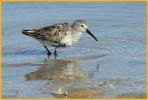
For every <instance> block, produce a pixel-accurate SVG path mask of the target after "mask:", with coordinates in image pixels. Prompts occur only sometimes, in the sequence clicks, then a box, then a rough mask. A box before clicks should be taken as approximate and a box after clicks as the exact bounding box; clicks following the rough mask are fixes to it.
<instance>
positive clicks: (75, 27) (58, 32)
mask: <svg viewBox="0 0 148 100" xmlns="http://www.w3.org/2000/svg"><path fill="white" fill-rule="evenodd" d="M82 32H87V33H88V34H89V35H91V36H92V37H93V38H94V39H95V40H96V41H98V40H97V38H96V37H95V36H94V35H93V34H92V33H91V32H90V31H89V30H88V25H87V22H86V21H85V20H76V21H75V22H74V23H73V24H72V25H69V24H68V23H61V24H55V25H51V26H47V27H44V28H41V29H31V30H23V32H22V33H23V34H25V35H28V36H31V37H33V38H35V39H36V40H38V41H39V42H41V43H42V44H43V46H44V47H45V49H46V50H47V55H48V56H50V55H51V52H50V50H49V49H48V48H47V46H52V47H55V51H54V55H57V51H56V49H57V48H62V47H69V46H71V45H72V44H74V43H75V42H76V41H78V39H79V38H80V36H81V34H82Z"/></svg>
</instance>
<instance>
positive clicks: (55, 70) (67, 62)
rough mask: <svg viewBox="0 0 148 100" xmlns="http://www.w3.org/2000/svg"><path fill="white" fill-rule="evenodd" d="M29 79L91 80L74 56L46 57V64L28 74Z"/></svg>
mask: <svg viewBox="0 0 148 100" xmlns="http://www.w3.org/2000/svg"><path fill="white" fill-rule="evenodd" d="M25 77H26V79H28V80H38V79H43V80H52V81H54V82H66V83H69V82H86V81H88V80H89V78H88V75H86V74H85V73H84V72H83V70H82V68H81V66H80V64H79V63H78V61H77V60H76V59H74V58H67V59H54V60H49V59H45V60H44V64H42V65H41V67H40V68H39V69H38V70H37V71H35V72H31V73H29V74H27V75H26V76H25Z"/></svg>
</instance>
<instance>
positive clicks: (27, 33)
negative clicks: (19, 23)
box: [22, 29, 37, 36]
mask: <svg viewBox="0 0 148 100" xmlns="http://www.w3.org/2000/svg"><path fill="white" fill-rule="evenodd" d="M36 31H37V30H36V29H32V30H22V34H25V35H28V36H32V35H33V34H34V33H35V32H36Z"/></svg>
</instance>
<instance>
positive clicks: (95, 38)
mask: <svg viewBox="0 0 148 100" xmlns="http://www.w3.org/2000/svg"><path fill="white" fill-rule="evenodd" d="M86 32H87V33H88V34H89V35H91V36H92V37H93V38H94V39H95V40H96V41H98V39H97V38H96V37H95V36H94V35H93V34H92V33H91V32H90V31H89V30H88V29H87V30H86Z"/></svg>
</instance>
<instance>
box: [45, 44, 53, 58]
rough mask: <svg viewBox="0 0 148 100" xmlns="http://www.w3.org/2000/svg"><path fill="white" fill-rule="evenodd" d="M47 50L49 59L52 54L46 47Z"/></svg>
mask: <svg viewBox="0 0 148 100" xmlns="http://www.w3.org/2000/svg"><path fill="white" fill-rule="evenodd" d="M44 47H45V49H46V50H47V55H48V57H49V56H50V55H51V52H50V51H49V50H48V48H47V47H46V46H45V45H44Z"/></svg>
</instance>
